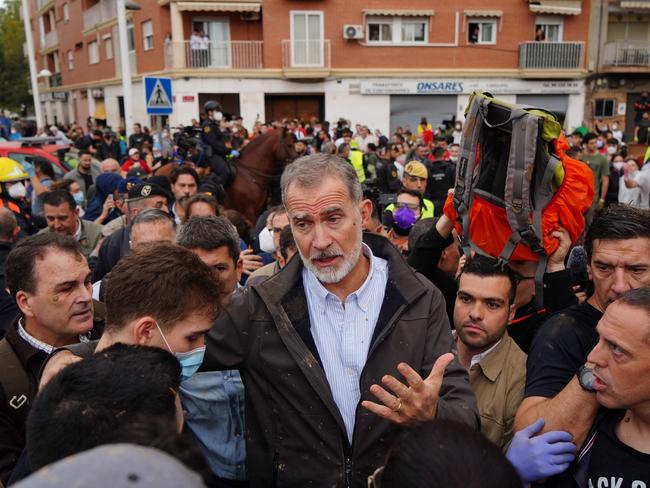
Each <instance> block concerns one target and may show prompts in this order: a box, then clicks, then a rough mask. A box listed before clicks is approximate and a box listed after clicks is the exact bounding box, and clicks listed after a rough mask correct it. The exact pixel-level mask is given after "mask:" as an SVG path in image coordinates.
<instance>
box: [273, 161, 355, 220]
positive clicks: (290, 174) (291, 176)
mask: <svg viewBox="0 0 650 488" xmlns="http://www.w3.org/2000/svg"><path fill="white" fill-rule="evenodd" d="M327 176H335V177H336V178H338V179H340V180H341V181H342V182H343V183H344V184H345V187H346V188H347V190H348V194H349V195H350V198H351V199H352V201H353V203H354V204H355V205H358V204H359V203H361V199H362V198H363V191H362V190H361V183H359V179H358V178H357V173H356V172H355V171H354V168H352V165H351V164H350V163H348V162H347V161H346V160H345V159H343V158H340V157H338V156H333V155H330V154H312V155H309V156H303V157H301V158H298V159H296V160H295V161H294V162H293V163H291V164H290V165H288V166H287V167H286V168H284V172H283V173H282V179H281V180H280V188H281V190H282V204H283V205H284V207H285V208H287V193H288V190H289V186H290V185H291V184H292V183H295V184H296V185H298V186H300V187H303V188H314V187H316V186H318V185H320V184H321V182H322V181H323V179H324V178H325V177H327Z"/></svg>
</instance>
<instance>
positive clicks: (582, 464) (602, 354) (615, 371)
mask: <svg viewBox="0 0 650 488" xmlns="http://www.w3.org/2000/svg"><path fill="white" fill-rule="evenodd" d="M597 332H598V334H600V339H599V341H598V343H597V345H596V347H594V349H593V350H592V351H591V353H590V354H589V357H588V361H589V363H590V366H592V368H590V370H582V371H581V374H580V376H581V381H580V383H581V385H582V386H583V388H584V389H585V394H588V395H591V396H592V398H593V399H594V400H595V401H597V403H598V405H599V406H600V411H599V413H598V417H597V420H596V422H595V423H594V424H593V426H592V427H591V430H590V432H589V436H588V441H587V442H586V443H585V447H584V448H583V449H582V452H581V453H580V455H579V456H578V459H579V461H578V462H577V463H575V464H574V465H573V466H572V467H571V468H570V469H569V470H568V471H567V472H565V473H563V474H562V475H559V476H557V477H555V478H552V479H551V480H549V481H548V483H546V484H545V485H544V486H545V487H548V488H560V487H562V488H564V487H567V488H568V487H575V486H579V487H582V486H584V487H587V486H588V487H592V486H593V487H601V486H608V487H613V486H615V487H620V488H631V487H637V488H641V487H646V486H649V485H650V433H649V432H650V418H648V411H650V340H649V339H650V287H646V288H637V289H635V290H630V291H629V292H627V293H625V294H624V295H623V296H622V297H621V298H620V299H619V300H617V301H616V302H614V303H613V304H611V305H610V306H609V307H608V308H607V311H606V312H605V314H604V316H603V318H602V319H601V320H600V322H598V326H597ZM578 480H579V481H578Z"/></svg>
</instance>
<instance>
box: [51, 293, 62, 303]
mask: <svg viewBox="0 0 650 488" xmlns="http://www.w3.org/2000/svg"><path fill="white" fill-rule="evenodd" d="M60 298H61V297H60V296H59V294H58V293H57V294H55V295H52V301H53V302H54V303H56V302H58V301H59V299H60Z"/></svg>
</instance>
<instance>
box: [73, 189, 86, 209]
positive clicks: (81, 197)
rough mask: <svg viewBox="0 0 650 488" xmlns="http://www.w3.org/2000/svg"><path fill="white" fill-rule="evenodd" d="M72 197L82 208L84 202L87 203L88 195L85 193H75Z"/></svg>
mask: <svg viewBox="0 0 650 488" xmlns="http://www.w3.org/2000/svg"><path fill="white" fill-rule="evenodd" d="M72 197H73V198H74V201H75V203H76V204H77V205H78V206H80V207H81V206H83V204H84V202H85V201H86V195H84V192H82V191H78V192H76V193H73V194H72Z"/></svg>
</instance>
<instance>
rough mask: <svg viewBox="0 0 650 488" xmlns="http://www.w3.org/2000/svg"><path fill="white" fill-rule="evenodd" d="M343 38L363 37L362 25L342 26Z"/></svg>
mask: <svg viewBox="0 0 650 488" xmlns="http://www.w3.org/2000/svg"><path fill="white" fill-rule="evenodd" d="M343 38H344V39H363V26H362V25H353V24H345V25H344V26H343Z"/></svg>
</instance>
